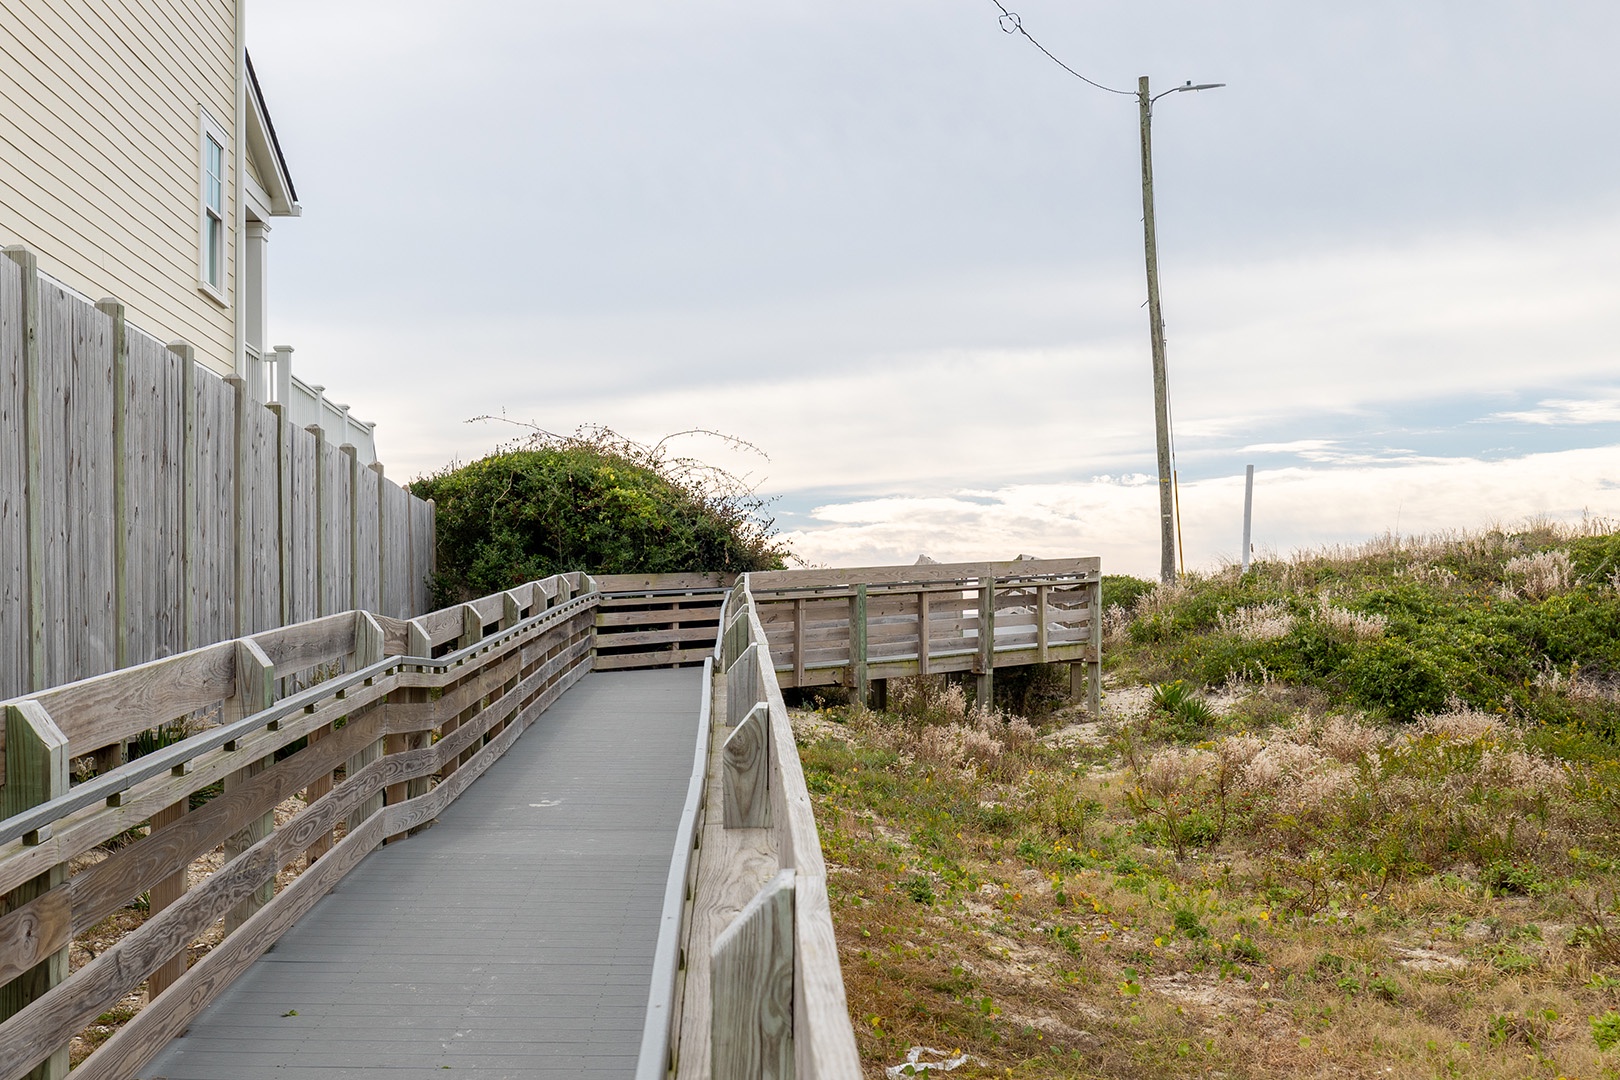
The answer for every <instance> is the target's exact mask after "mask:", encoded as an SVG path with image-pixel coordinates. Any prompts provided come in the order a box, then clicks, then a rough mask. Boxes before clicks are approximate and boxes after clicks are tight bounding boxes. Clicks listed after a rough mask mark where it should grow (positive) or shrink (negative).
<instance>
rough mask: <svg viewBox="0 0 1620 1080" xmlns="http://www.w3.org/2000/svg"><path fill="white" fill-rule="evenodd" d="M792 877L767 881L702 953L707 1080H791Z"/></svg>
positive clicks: (786, 873)
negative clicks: (706, 984)
mask: <svg viewBox="0 0 1620 1080" xmlns="http://www.w3.org/2000/svg"><path fill="white" fill-rule="evenodd" d="M793 884H794V873H793V871H792V870H791V869H789V870H783V871H781V872H780V873H778V874H777V875H776V876H775V877H774V878H772V879H771V880H770V882H769V883H767V884H766V886H765V887H764V888H763V889H761V890H760V891H759V892H758V893H757V894H755V896H754V898H753V899H752V900H750V901H748V906H747V907H745V908H743V909H742V912H741V913H740V914H738V916H737V918H736V919H735V920H733V921H732V923H731V925H730V926H728V927H726V928H725V930H723V931H722V932H721V934H720V936H719V937H718V938H716V939H715V942H714V947H713V949H712V950H711V951H710V953H709V965H710V967H709V971H710V987H711V993H712V995H713V1003H714V1008H713V1011H712V1012H711V1014H710V1032H711V1036H710V1043H709V1063H710V1064H709V1075H710V1077H711V1078H712V1080H792V1078H793V1076H794V1070H793V915H794V910H793V894H794V889H793Z"/></svg>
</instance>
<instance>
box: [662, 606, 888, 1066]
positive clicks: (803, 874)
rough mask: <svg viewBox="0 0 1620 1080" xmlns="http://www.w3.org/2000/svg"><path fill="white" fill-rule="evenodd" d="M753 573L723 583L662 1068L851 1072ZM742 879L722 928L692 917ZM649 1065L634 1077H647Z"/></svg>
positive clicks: (830, 940)
mask: <svg viewBox="0 0 1620 1080" xmlns="http://www.w3.org/2000/svg"><path fill="white" fill-rule="evenodd" d="M751 580H752V578H751V577H745V578H744V579H743V580H741V581H739V582H738V583H737V585H736V586H735V587H734V588H733V589H732V590H731V593H730V594H729V596H728V597H727V599H726V605H725V612H724V616H723V619H722V627H721V634H720V641H719V643H718V653H719V658H720V660H721V667H722V669H723V670H724V673H725V690H724V694H725V711H724V716H723V721H724V726H725V727H726V728H728V729H729V733H728V734H726V737H725V741H724V744H723V747H722V749H721V751H720V753H719V755H718V758H717V761H716V764H718V766H719V771H720V775H719V776H718V777H717V778H713V779H714V780H717V781H718V783H715V784H712V786H711V789H710V790H711V799H710V806H709V816H710V822H709V823H708V824H706V825H705V827H704V828H705V832H706V834H707V835H708V836H709V838H710V840H709V842H708V843H707V844H706V845H705V848H704V850H703V851H702V852H701V856H700V857H701V859H702V860H703V862H702V863H701V864H700V869H699V873H698V875H697V877H696V878H695V879H694V882H693V884H694V892H695V895H694V899H693V922H692V925H690V926H689V927H688V928H687V929H688V935H687V950H686V952H687V968H688V972H687V977H686V982H685V997H684V1000H683V1002H682V1006H681V1008H682V1019H683V1021H684V1023H683V1024H682V1025H681V1027H680V1028H678V1029H677V1031H676V1032H675V1035H676V1038H677V1039H678V1041H677V1043H676V1045H675V1047H674V1053H673V1054H672V1055H671V1056H670V1064H672V1065H674V1066H676V1075H677V1076H678V1077H687V1076H702V1075H707V1076H709V1077H710V1078H711V1080H758V1078H760V1077H772V1078H781V1080H788V1078H793V1077H797V1078H799V1080H815V1078H822V1080H846V1078H847V1080H857V1078H859V1077H860V1075H861V1065H860V1056H859V1053H858V1052H857V1050H856V1047H855V1033H854V1029H853V1028H852V1026H851V1024H850V1017H849V1005H848V1001H847V1000H846V998H845V995H844V979H843V973H842V970H841V968H840V966H839V960H838V942H837V938H836V936H835V935H834V932H833V923H832V912H831V908H830V906H829V904H828V899H827V867H826V863H825V861H824V860H823V858H822V854H821V842H820V839H819V837H818V836H817V833H816V823H815V817H814V815H813V813H812V810H811V805H810V794H809V791H808V790H807V789H806V787H805V782H804V771H803V769H802V767H801V766H800V764H799V753H798V750H797V748H796V747H795V745H794V741H793V728H792V726H791V724H790V723H789V720H788V713H787V706H786V704H785V703H784V702H783V700H782V690H781V687H780V685H779V684H778V682H777V678H776V673H775V671H774V670H773V668H772V665H771V663H770V661H769V653H768V651H767V648H768V644H767V638H766V634H765V627H764V625H763V624H762V623H761V621H760V613H759V610H758V608H757V606H756V604H755V599H754V597H753V595H752V594H751V592H750V582H751ZM715 794H718V796H719V801H720V806H719V807H718V809H719V810H720V815H719V816H720V818H721V824H720V828H722V829H724V830H733V832H731V833H730V836H734V837H737V839H736V840H731V841H730V842H728V837H726V836H719V835H716V833H715V832H714V831H713V830H714V829H715V827H716V826H715V824H714V822H713V818H714V816H715V810H716V809H717V808H716V807H715V806H714V805H713V804H714V797H713V796H714V795H715ZM716 862H718V863H719V865H715V863H716ZM761 877H764V878H766V880H765V881H764V882H763V887H760V880H759V879H760V878H761ZM739 887H741V888H742V890H743V891H742V894H741V895H742V897H743V898H746V897H748V896H749V895H752V899H748V900H747V902H746V903H745V904H743V905H742V907H741V910H740V911H739V912H738V913H737V914H736V917H735V918H731V919H730V920H729V922H728V923H727V925H725V926H724V927H723V929H720V930H719V932H718V933H712V932H711V930H712V926H710V927H705V926H703V925H700V920H701V918H702V916H703V915H704V914H705V913H707V914H710V915H711V916H712V915H713V914H714V912H715V909H716V908H718V909H719V910H720V911H722V912H728V911H729V910H734V909H731V908H729V907H728V905H729V904H730V902H731V900H732V899H733V898H735V897H737V895H738V889H739ZM756 890H757V891H756ZM694 1020H695V1022H694ZM705 1036H706V1038H705ZM705 1043H706V1045H704V1044H705ZM689 1044H690V1045H689ZM705 1051H706V1053H705ZM698 1055H701V1056H702V1060H701V1061H699V1062H694V1061H693V1060H692V1059H693V1058H694V1056H698ZM646 1064H647V1063H646V1061H645V1060H644V1061H643V1065H644V1071H643V1072H642V1074H641V1075H642V1076H644V1077H646V1076H651V1075H654V1074H653V1073H652V1072H651V1071H650V1070H648V1069H646V1068H645V1066H646ZM705 1065H706V1066H707V1068H706V1069H705V1068H704V1066H705Z"/></svg>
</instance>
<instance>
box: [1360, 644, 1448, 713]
mask: <svg viewBox="0 0 1620 1080" xmlns="http://www.w3.org/2000/svg"><path fill="white" fill-rule="evenodd" d="M1344 674H1345V682H1346V684H1347V685H1348V688H1349V690H1350V694H1351V696H1352V697H1354V698H1355V700H1356V701H1357V702H1358V703H1359V704H1361V705H1364V706H1366V707H1367V708H1369V709H1381V710H1383V711H1384V712H1386V713H1388V714H1389V715H1390V716H1393V717H1395V718H1397V719H1401V720H1410V719H1412V717H1414V716H1416V715H1417V714H1418V713H1432V712H1439V711H1440V710H1441V709H1442V708H1444V707H1445V704H1446V681H1445V675H1444V674H1443V673H1442V672H1441V670H1440V666H1439V665H1438V664H1436V663H1435V662H1434V661H1433V660H1431V659H1430V658H1429V657H1428V656H1425V655H1424V654H1422V653H1420V652H1418V651H1417V650H1415V649H1413V648H1412V646H1410V645H1408V644H1407V643H1406V642H1404V641H1399V640H1384V641H1377V642H1373V643H1372V644H1370V645H1368V646H1367V647H1365V648H1363V649H1361V650H1359V651H1358V652H1357V653H1356V654H1355V655H1354V656H1353V657H1352V658H1351V659H1350V661H1349V663H1347V664H1346V665H1345V668H1344Z"/></svg>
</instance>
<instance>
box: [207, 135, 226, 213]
mask: <svg viewBox="0 0 1620 1080" xmlns="http://www.w3.org/2000/svg"><path fill="white" fill-rule="evenodd" d="M206 139H207V146H208V160H207V162H206V169H207V174H208V179H207V185H206V194H205V195H204V198H205V199H206V200H207V202H208V208H209V209H210V210H214V211H217V212H221V213H222V212H223V211H224V209H225V198H224V196H225V184H224V176H225V148H224V147H222V146H220V145H219V143H217V142H215V141H214V137H213V136H212V135H209V136H206Z"/></svg>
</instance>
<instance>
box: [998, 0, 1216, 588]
mask: <svg viewBox="0 0 1620 1080" xmlns="http://www.w3.org/2000/svg"><path fill="white" fill-rule="evenodd" d="M990 2H991V3H993V4H995V5H996V7H997V8H998V9H999V10H1000V11H1001V17H1000V19H999V20H998V21H999V22H1000V24H1001V31H1002V33H1004V34H1022V35H1023V36H1024V39H1025V40H1026V41H1028V42H1029V43H1030V44H1031V45H1033V46H1035V47H1036V48H1037V49H1039V50H1041V52H1042V53H1044V54H1045V56H1046V58H1047V59H1048V60H1050V61H1052V63H1054V64H1056V65H1057V66H1058V67H1060V68H1062V69H1063V70H1064V71H1067V72H1068V73H1069V74H1070V75H1073V76H1074V77H1075V78H1077V79H1079V80H1080V81H1081V82H1083V83H1085V84H1086V85H1087V86H1094V87H1096V88H1097V89H1098V90H1106V91H1107V92H1108V93H1110V94H1119V95H1120V96H1122V97H1136V96H1137V92H1136V91H1134V90H1119V89H1116V88H1114V87H1112V86H1105V85H1103V84H1102V83H1100V82H1098V81H1097V80H1095V79H1092V78H1088V77H1086V76H1085V75H1082V74H1081V73H1080V72H1078V71H1076V70H1074V68H1072V67H1070V66H1069V65H1068V64H1065V63H1064V62H1063V61H1062V60H1059V59H1058V58H1057V57H1056V56H1054V55H1052V51H1051V50H1050V49H1048V48H1047V47H1046V46H1045V45H1042V44H1041V43H1040V42H1039V41H1036V40H1035V38H1034V36H1033V35H1032V34H1030V32H1029V31H1028V30H1025V29H1024V20H1023V19H1022V18H1020V17H1019V16H1018V14H1017V13H1016V12H1013V11H1008V10H1007V7H1006V5H1005V4H1003V3H1002V2H1001V0H990ZM1183 89H1186V88H1185V87H1180V86H1177V87H1172V88H1171V89H1169V90H1165V91H1162V92H1160V93H1158V94H1156V95H1154V96H1153V97H1152V98H1150V99H1148V102H1147V108H1148V111H1149V112H1150V113H1151V112H1152V109H1153V103H1154V102H1155V101H1157V100H1159V98H1161V97H1163V96H1164V95H1165V94H1173V93H1175V92H1176V91H1178V90H1183ZM1145 302H1146V301H1144V303H1145ZM1168 366H1169V365H1168V363H1167V364H1166V368H1168ZM1165 381H1166V383H1167V384H1168V382H1169V372H1168V370H1167V371H1166V372H1165ZM1164 406H1165V426H1166V427H1167V428H1168V429H1169V430H1168V431H1167V432H1166V435H1167V436H1168V439H1169V443H1170V476H1171V478H1172V479H1171V496H1170V497H1171V502H1172V505H1173V507H1174V514H1175V519H1176V521H1175V531H1176V541H1177V547H1178V552H1177V553H1178V555H1180V558H1179V560H1178V561H1179V562H1180V564H1181V570H1182V573H1185V572H1186V565H1187V562H1186V555H1185V553H1184V552H1182V551H1180V550H1179V549H1180V546H1181V485H1180V484H1179V483H1178V482H1177V481H1178V480H1179V477H1177V475H1176V474H1177V469H1176V431H1175V412H1174V410H1173V408H1172V406H1171V404H1170V394H1169V392H1168V386H1167V387H1166V393H1165V402H1164Z"/></svg>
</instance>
